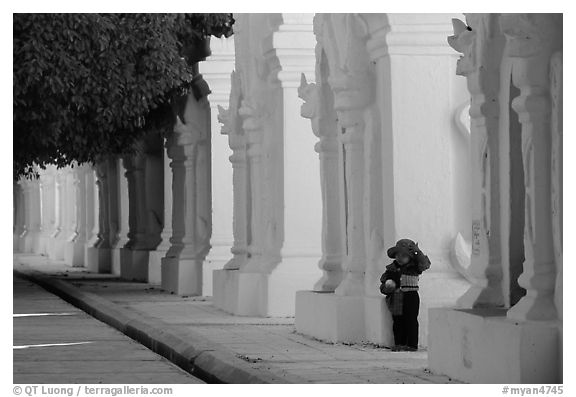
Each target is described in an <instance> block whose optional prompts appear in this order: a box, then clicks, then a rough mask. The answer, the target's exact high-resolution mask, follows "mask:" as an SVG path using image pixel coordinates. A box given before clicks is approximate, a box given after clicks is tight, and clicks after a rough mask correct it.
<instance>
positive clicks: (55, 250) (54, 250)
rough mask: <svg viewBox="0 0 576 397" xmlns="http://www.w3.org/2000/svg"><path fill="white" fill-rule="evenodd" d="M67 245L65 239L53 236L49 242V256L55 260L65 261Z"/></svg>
mask: <svg viewBox="0 0 576 397" xmlns="http://www.w3.org/2000/svg"><path fill="white" fill-rule="evenodd" d="M65 245H66V244H65V242H64V241H63V240H60V239H58V238H52V239H51V241H50V243H49V244H48V258H50V259H52V260H55V261H63V260H64V248H65ZM84 263H86V262H84Z"/></svg>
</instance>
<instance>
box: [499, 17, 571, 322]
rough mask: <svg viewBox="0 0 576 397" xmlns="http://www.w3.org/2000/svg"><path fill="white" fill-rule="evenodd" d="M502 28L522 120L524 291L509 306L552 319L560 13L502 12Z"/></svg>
mask: <svg viewBox="0 0 576 397" xmlns="http://www.w3.org/2000/svg"><path fill="white" fill-rule="evenodd" d="M500 21H501V26H502V30H503V32H504V34H505V35H506V37H507V40H508V43H507V44H508V46H507V50H508V52H507V55H508V56H509V57H511V58H513V59H512V81H513V84H514V85H515V86H516V87H518V88H519V89H520V96H518V97H517V98H515V99H514V101H513V102H512V107H513V108H514V110H515V111H516V112H517V113H518V117H519V120H520V123H521V124H522V156H523V157H522V160H523V163H524V183H525V188H526V199H525V212H526V213H525V229H524V255H525V258H526V259H525V261H524V271H523V273H522V274H521V275H520V277H519V278H518V284H519V285H520V286H522V287H524V288H525V289H526V295H525V296H524V297H522V298H521V299H520V301H519V302H518V303H517V304H516V305H514V306H513V307H512V308H510V309H509V310H508V313H507V316H508V317H509V318H511V319H514V320H553V319H556V318H557V312H556V306H555V304H554V287H555V283H556V263H555V256H554V255H553V253H554V252H555V249H554V245H555V244H554V236H553V232H552V230H553V228H552V226H553V223H552V221H551V219H552V218H553V206H552V194H551V192H552V189H551V186H552V177H551V176H552V168H551V165H552V160H551V158H552V156H551V153H552V145H551V143H552V135H553V132H552V128H551V127H552V125H551V117H550V115H551V110H552V108H551V100H550V62H551V57H552V54H553V53H554V52H555V51H559V50H561V49H562V15H561V14H504V15H502V16H501V18H500Z"/></svg>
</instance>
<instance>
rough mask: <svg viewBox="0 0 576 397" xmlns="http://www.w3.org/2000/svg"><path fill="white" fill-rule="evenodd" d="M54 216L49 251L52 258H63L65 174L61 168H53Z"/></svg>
mask: <svg viewBox="0 0 576 397" xmlns="http://www.w3.org/2000/svg"><path fill="white" fill-rule="evenodd" d="M54 178H55V192H56V195H55V217H56V222H55V225H54V233H53V235H52V237H53V244H54V249H53V252H51V253H50V259H52V260H64V250H65V245H66V228H65V225H66V206H67V201H66V174H65V172H64V169H63V168H58V169H56V170H55V176H54Z"/></svg>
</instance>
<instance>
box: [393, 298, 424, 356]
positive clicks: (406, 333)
mask: <svg viewBox="0 0 576 397" xmlns="http://www.w3.org/2000/svg"><path fill="white" fill-rule="evenodd" d="M402 298H403V299H402V315H400V316H392V320H393V321H394V323H393V325H392V331H393V332H394V343H395V344H397V345H402V346H410V347H414V348H418V311H419V310H420V296H419V295H418V291H407V292H404V293H403V297H402Z"/></svg>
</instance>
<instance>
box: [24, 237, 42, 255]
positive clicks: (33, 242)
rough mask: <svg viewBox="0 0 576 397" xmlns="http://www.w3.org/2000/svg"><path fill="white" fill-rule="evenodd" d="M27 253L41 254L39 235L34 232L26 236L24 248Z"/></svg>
mask: <svg viewBox="0 0 576 397" xmlns="http://www.w3.org/2000/svg"><path fill="white" fill-rule="evenodd" d="M22 252H26V253H38V252H39V243H38V234H37V233H34V232H29V233H27V234H26V235H25V236H24V246H23V251H22Z"/></svg>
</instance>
